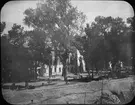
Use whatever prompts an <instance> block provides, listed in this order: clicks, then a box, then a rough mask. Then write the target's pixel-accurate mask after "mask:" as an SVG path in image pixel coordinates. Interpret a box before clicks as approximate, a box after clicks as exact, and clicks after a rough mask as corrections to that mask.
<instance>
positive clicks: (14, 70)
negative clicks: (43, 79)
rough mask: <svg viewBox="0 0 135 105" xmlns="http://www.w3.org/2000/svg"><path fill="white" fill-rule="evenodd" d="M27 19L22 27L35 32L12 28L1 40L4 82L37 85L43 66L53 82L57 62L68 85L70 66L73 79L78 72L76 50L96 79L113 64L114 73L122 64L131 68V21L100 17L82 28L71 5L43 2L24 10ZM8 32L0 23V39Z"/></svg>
mask: <svg viewBox="0 0 135 105" xmlns="http://www.w3.org/2000/svg"><path fill="white" fill-rule="evenodd" d="M24 15H25V18H24V20H23V21H24V24H25V25H27V26H29V27H32V28H33V30H31V31H26V30H24V28H23V27H22V26H21V25H17V24H14V25H13V26H12V28H11V30H9V31H8V34H3V35H2V36H1V50H2V51H1V64H2V67H1V71H2V81H4V82H7V81H13V82H17V81H29V80H31V79H37V67H38V66H39V65H44V64H46V65H48V66H49V77H51V75H52V68H51V66H52V65H54V66H55V69H56V66H57V61H58V59H60V61H61V62H62V64H63V73H62V75H63V76H64V78H65V80H66V74H67V65H69V64H72V65H74V68H73V69H71V70H72V71H74V72H75V74H77V72H79V68H78V66H77V51H78V50H79V52H80V53H81V54H82V55H83V58H84V61H85V66H86V67H85V68H86V70H87V72H88V74H89V76H90V74H91V73H92V77H93V70H96V71H98V70H105V69H108V63H109V62H110V61H111V62H112V67H113V69H114V68H115V65H116V64H117V62H118V61H119V60H120V61H122V62H124V65H128V66H129V65H130V66H131V65H133V63H132V61H133V60H134V59H135V57H134V56H133V47H134V40H133V39H134V38H132V37H133V34H134V24H133V23H134V17H129V18H128V19H127V23H126V22H125V21H124V20H123V19H122V18H120V17H117V18H113V17H111V16H110V17H103V16H97V17H96V18H95V20H94V21H93V22H92V23H91V24H87V25H86V27H85V28H84V25H83V24H84V22H85V15H84V14H83V13H82V12H80V11H78V10H77V8H76V7H73V6H72V4H71V2H70V0H46V2H44V1H40V2H38V3H37V8H35V9H32V8H28V9H26V10H25V11H24ZM5 27H6V23H5V22H2V23H1V34H2V33H3V30H4V29H5ZM69 55H70V57H69ZM69 58H70V60H69ZM81 66H82V63H81ZM80 70H81V69H80Z"/></svg>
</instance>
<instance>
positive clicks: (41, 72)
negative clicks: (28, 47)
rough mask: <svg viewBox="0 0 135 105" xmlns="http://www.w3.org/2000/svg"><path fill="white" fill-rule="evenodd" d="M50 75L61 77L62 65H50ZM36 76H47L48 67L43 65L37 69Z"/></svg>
mask: <svg viewBox="0 0 135 105" xmlns="http://www.w3.org/2000/svg"><path fill="white" fill-rule="evenodd" d="M51 67H52V75H62V70H63V65H62V64H58V65H57V66H56V69H55V66H54V65H52V66H51ZM38 74H39V76H49V66H47V65H44V66H42V67H41V68H39V69H38Z"/></svg>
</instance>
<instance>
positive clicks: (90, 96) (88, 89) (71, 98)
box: [2, 78, 133, 105]
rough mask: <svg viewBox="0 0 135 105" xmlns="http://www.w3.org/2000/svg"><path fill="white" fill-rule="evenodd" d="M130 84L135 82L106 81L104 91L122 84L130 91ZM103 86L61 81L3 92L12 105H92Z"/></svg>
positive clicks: (128, 80) (99, 83)
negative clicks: (72, 104) (113, 85)
mask: <svg viewBox="0 0 135 105" xmlns="http://www.w3.org/2000/svg"><path fill="white" fill-rule="evenodd" d="M130 82H133V79H131V78H125V79H119V80H104V82H103V83H104V90H105V91H107V92H109V90H110V89H112V87H111V86H112V85H110V84H114V83H115V84H116V83H117V84H121V89H128V88H129V87H128V86H129V83H130ZM125 83H126V84H127V85H126V84H125ZM101 86H102V81H91V82H76V83H69V84H68V85H66V84H65V82H63V81H61V82H58V83H57V84H56V85H50V86H43V87H40V88H36V89H30V90H21V91H12V90H2V92H3V96H4V98H5V99H6V100H7V101H8V102H9V103H11V104H29V105H34V104H35V105H37V104H65V103H76V104H77V103H78V104H84V103H89V104H90V103H92V102H93V100H94V99H96V98H97V97H98V96H100V94H101V92H100V89H101ZM84 99H85V100H84ZM31 100H33V102H31Z"/></svg>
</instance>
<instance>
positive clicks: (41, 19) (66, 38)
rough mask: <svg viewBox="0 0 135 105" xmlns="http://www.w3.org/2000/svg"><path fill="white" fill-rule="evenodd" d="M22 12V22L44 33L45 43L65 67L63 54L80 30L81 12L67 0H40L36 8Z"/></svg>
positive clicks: (65, 57)
mask: <svg viewBox="0 0 135 105" xmlns="http://www.w3.org/2000/svg"><path fill="white" fill-rule="evenodd" d="M24 14H25V15H26V16H25V18H24V23H25V24H26V25H28V26H30V27H33V28H34V29H38V30H42V31H43V32H44V33H45V34H44V35H45V36H46V39H47V40H48V43H47V44H48V45H49V46H50V47H51V50H54V52H55V54H56V55H57V56H59V57H60V58H61V61H62V63H63V66H64V68H65V66H66V59H67V57H68V56H63V55H64V54H66V53H68V50H69V49H70V47H71V42H72V40H73V38H74V35H76V34H78V33H79V34H81V32H82V23H84V20H85V16H84V15H83V13H82V12H78V11H77V8H75V7H73V6H72V5H71V3H70V1H69V0H64V1H63V0H53V1H50V0H47V1H46V2H43V1H40V2H39V3H38V4H37V8H36V9H31V8H29V9H27V10H25V12H24ZM67 55H68V54H67ZM50 70H51V69H50ZM65 70H66V69H63V71H65ZM65 77H66V75H64V78H65Z"/></svg>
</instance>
